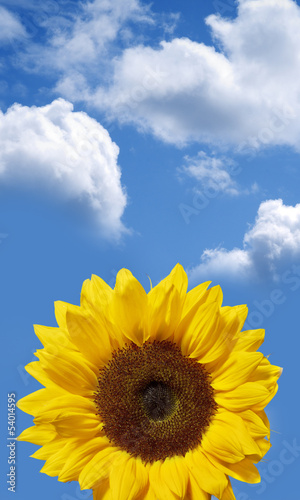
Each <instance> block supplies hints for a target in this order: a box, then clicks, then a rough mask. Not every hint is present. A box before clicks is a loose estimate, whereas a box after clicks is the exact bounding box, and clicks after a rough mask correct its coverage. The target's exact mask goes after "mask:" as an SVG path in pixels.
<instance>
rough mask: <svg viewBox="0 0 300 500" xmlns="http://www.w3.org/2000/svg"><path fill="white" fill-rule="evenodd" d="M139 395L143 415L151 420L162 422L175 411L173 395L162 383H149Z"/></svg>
mask: <svg viewBox="0 0 300 500" xmlns="http://www.w3.org/2000/svg"><path fill="white" fill-rule="evenodd" d="M141 395H142V404H143V407H144V410H145V413H146V414H147V415H148V417H149V418H150V419H152V420H164V419H166V418H167V417H168V416H169V415H171V414H172V413H173V411H174V409H175V403H176V399H175V394H174V393H173V391H172V390H171V388H170V387H168V386H167V385H166V384H164V383H163V382H157V381H153V382H150V383H149V384H148V385H147V387H145V389H143V391H141Z"/></svg>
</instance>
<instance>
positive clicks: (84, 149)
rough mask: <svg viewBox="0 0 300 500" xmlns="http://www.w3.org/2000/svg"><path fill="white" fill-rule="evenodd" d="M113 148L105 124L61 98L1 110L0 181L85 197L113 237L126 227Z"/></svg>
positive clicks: (114, 145)
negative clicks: (37, 105)
mask: <svg viewBox="0 0 300 500" xmlns="http://www.w3.org/2000/svg"><path fill="white" fill-rule="evenodd" d="M118 154H119V148H118V146H117V145H116V144H115V143H114V142H112V140H111V138H110V136H109V133H108V132H107V130H105V129H104V128H103V127H102V126H101V125H100V124H99V123H98V122H97V121H96V120H94V119H92V118H90V117H89V116H88V115H87V114H86V113H83V112H74V111H73V106H72V104H71V103H70V102H67V101H65V100H63V99H58V100H56V101H53V102H52V103H51V104H49V105H47V106H43V107H34V106H33V107H27V106H21V105H20V104H14V105H13V106H12V107H11V108H9V109H8V110H7V112H6V113H5V114H3V113H2V112H0V182H2V183H7V184H13V185H18V186H24V185H28V186H32V185H33V186H35V187H38V188H39V189H40V188H41V187H43V188H44V189H48V190H50V191H51V192H53V193H57V194H59V195H60V196H62V197H63V198H65V199H79V200H81V201H85V202H86V203H87V204H88V205H89V206H90V207H91V208H92V210H93V212H94V214H95V216H96V219H97V221H98V223H99V226H100V229H101V230H102V233H103V234H104V235H105V236H108V237H115V238H118V237H119V236H120V234H121V233H122V232H123V231H125V230H126V229H125V227H124V226H123V224H122V222H121V217H122V214H123V212H124V208H125V206H126V195H125V193H124V190H123V188H122V185H121V171H120V168H119V166H118V164H117V158H118Z"/></svg>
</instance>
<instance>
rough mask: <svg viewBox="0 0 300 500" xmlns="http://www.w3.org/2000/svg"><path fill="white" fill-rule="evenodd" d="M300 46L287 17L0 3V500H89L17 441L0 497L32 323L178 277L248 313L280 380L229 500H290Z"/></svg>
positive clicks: (20, 425) (247, 1)
mask: <svg viewBox="0 0 300 500" xmlns="http://www.w3.org/2000/svg"><path fill="white" fill-rule="evenodd" d="M299 47H300V2H299V1H298V2H295V1H292V0H239V1H238V2H234V1H233V0H224V1H221V0H214V1H208V0H202V1H201V2H200V1H187V2H183V1H182V0H173V1H172V2H171V1H170V0H160V1H158V0H154V1H152V2H151V4H150V3H148V2H146V1H144V2H142V1H139V0H111V1H106V0H94V1H90V2H86V1H82V2H79V1H76V0H49V1H47V2H43V3H42V2H39V1H38V0H6V1H3V0H2V1H0V49H1V53H0V109H1V111H0V273H1V281H0V283H1V316H0V329H1V338H2V350H1V351H2V352H1V354H2V359H1V365H0V367H1V368H0V369H1V376H2V384H1V415H0V418H1V433H2V436H3V439H2V440H1V441H2V447H1V453H0V456H1V471H2V476H1V477H2V481H1V485H0V496H1V498H3V499H4V500H6V499H9V498H11V497H12V495H14V498H15V499H16V500H27V499H30V500H35V499H40V498H41V497H42V498H43V499H44V500H53V499H59V500H83V499H86V498H91V492H90V491H82V492H80V490H79V487H78V484H77V483H75V482H72V483H69V484H65V483H59V482H58V481H57V480H56V478H50V477H48V476H46V475H44V474H40V473H39V472H38V471H39V470H40V469H41V467H42V465H43V462H42V461H39V460H36V459H31V458H29V455H30V454H32V453H33V452H34V451H35V449H36V448H37V447H36V446H35V445H31V444H29V443H24V442H21V443H18V445H17V490H16V493H15V494H13V493H10V492H8V491H7V485H6V474H7V473H8V464H7V458H8V454H9V450H8V448H7V447H6V442H7V437H8V434H7V430H6V427H7V423H6V415H7V407H6V404H7V393H11V392H13V393H15V394H16V397H17V399H19V398H21V397H23V396H25V395H26V394H28V393H30V392H33V391H35V390H37V389H39V388H40V386H39V384H38V383H37V382H36V381H35V380H34V379H33V378H31V377H30V376H29V375H28V374H27V373H26V372H25V371H24V365H26V364H27V363H29V362H30V361H32V360H33V359H34V355H33V353H34V351H35V350H36V349H38V348H40V347H41V345H40V343H39V340H38V339H37V337H36V336H35V335H34V332H33V327H32V325H33V324H42V325H48V326H56V324H55V318H54V309H53V302H54V301H55V300H63V301H66V302H70V303H74V304H78V303H79V299H80V289H81V285H82V282H83V281H84V280H85V279H86V278H89V277H90V276H91V274H97V275H99V276H101V277H102V278H103V279H104V280H106V281H107V282H108V283H109V284H110V285H111V286H113V285H114V279H115V275H116V273H117V271H118V270H119V269H121V268H123V267H126V268H129V269H130V270H131V271H132V273H133V274H134V275H135V276H136V278H138V279H139V280H140V281H141V283H142V284H143V286H144V287H145V289H146V290H147V291H148V290H149V280H148V276H147V275H149V276H150V277H151V280H152V282H153V284H156V283H157V282H159V281H160V280H161V279H162V278H163V277H165V276H166V275H167V274H169V272H170V271H171V269H172V268H173V267H174V265H175V264H176V263H177V262H180V263H181V264H182V265H183V266H184V268H185V269H186V271H187V272H188V275H189V282H190V287H192V286H195V285H196V284H198V283H200V282H201V281H206V280H211V281H212V283H213V284H214V285H215V284H220V285H221V286H222V288H223V292H224V305H231V306H233V305H236V304H244V303H246V304H248V306H249V316H248V319H247V323H246V327H247V328H248V329H251V328H265V329H266V340H265V343H264V344H263V346H262V348H261V350H262V352H264V354H265V355H268V354H270V360H271V362H272V363H273V364H275V365H279V366H283V367H284V371H283V375H282V377H281V379H280V383H279V386H280V388H279V392H278V394H277V396H276V397H275V399H274V401H272V402H271V403H270V404H269V406H268V408H267V414H268V416H269V418H270V421H271V428H272V429H273V431H274V432H272V436H271V440H272V443H273V447H272V449H271V450H270V452H269V453H268V455H267V457H266V460H265V462H264V463H261V464H260V465H259V470H260V471H261V474H262V483H261V484H260V485H252V486H251V485H247V484H244V483H238V482H236V481H234V482H233V486H234V491H235V493H236V498H237V500H259V499H264V500H285V499H286V498H293V499H294V500H300V496H299V495H300V494H299V488H298V475H297V474H296V472H298V471H299V464H300V449H299V446H300V432H299V410H300V403H299V373H298V364H299V347H300V341H299V319H298V316H299V300H300V192H299V185H300V182H299V181H300V169H299V159H300V146H299V145H300V83H299V82H300V50H299ZM16 417H17V433H18V434H19V433H20V432H21V431H22V430H23V429H24V428H26V427H29V426H31V425H32V424H31V423H32V418H31V417H30V416H29V415H26V414H24V413H22V412H21V411H17V416H16Z"/></svg>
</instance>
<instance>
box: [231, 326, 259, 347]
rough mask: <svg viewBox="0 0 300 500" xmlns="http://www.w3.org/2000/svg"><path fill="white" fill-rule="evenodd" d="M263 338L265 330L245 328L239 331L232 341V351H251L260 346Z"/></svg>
mask: <svg viewBox="0 0 300 500" xmlns="http://www.w3.org/2000/svg"><path fill="white" fill-rule="evenodd" d="M264 338H265V330H261V329H260V330H245V331H243V332H239V333H238V334H237V335H236V337H235V339H234V341H235V345H234V347H233V350H234V351H248V352H253V351H257V349H258V348H259V347H260V346H261V344H262V343H263V341H264Z"/></svg>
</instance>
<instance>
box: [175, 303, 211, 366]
mask: <svg viewBox="0 0 300 500" xmlns="http://www.w3.org/2000/svg"><path fill="white" fill-rule="evenodd" d="M218 314H219V305H218V304H217V302H212V303H205V304H203V305H202V306H201V307H199V309H198V311H197V313H196V314H194V315H192V316H191V315H190V314H187V315H186V316H185V318H184V319H183V320H182V321H181V322H180V324H179V325H178V327H177V329H176V331H175V333H174V341H175V342H177V343H179V342H180V348H181V352H182V354H183V355H184V356H190V357H198V358H199V359H200V358H201V357H202V356H203V355H204V354H205V353H206V352H207V351H209V349H210V347H211V346H212V345H213V344H214V342H215V340H216V338H217V331H218Z"/></svg>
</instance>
